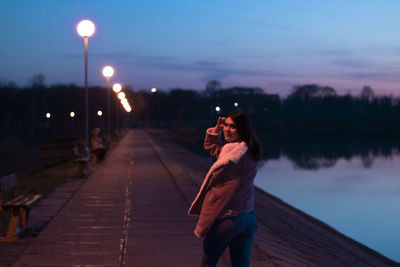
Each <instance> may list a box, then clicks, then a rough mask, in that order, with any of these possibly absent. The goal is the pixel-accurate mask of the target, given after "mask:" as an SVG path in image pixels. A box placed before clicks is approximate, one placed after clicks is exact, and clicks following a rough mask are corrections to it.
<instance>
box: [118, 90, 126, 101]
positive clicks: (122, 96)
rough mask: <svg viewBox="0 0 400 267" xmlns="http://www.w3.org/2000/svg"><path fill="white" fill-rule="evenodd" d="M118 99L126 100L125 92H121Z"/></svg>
mask: <svg viewBox="0 0 400 267" xmlns="http://www.w3.org/2000/svg"><path fill="white" fill-rule="evenodd" d="M118 98H119V99H120V100H121V99H124V98H125V93H124V92H119V93H118Z"/></svg>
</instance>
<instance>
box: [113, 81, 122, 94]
mask: <svg viewBox="0 0 400 267" xmlns="http://www.w3.org/2000/svg"><path fill="white" fill-rule="evenodd" d="M121 90H122V86H121V84H119V83H114V85H113V91H114V92H115V93H119V92H121Z"/></svg>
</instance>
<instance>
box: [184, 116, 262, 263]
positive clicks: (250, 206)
mask: <svg viewBox="0 0 400 267" xmlns="http://www.w3.org/2000/svg"><path fill="white" fill-rule="evenodd" d="M222 130H223V133H224V138H225V141H226V142H227V143H226V144H225V145H223V144H220V134H221V131H222ZM204 148H205V149H206V150H207V151H208V152H209V153H210V154H211V155H212V156H215V157H217V161H216V162H215V163H214V164H213V165H212V166H211V168H210V170H209V171H208V173H207V175H206V178H205V179H204V182H203V185H202V186H201V188H200V191H199V193H198V194H197V197H196V199H195V200H194V201H193V203H192V205H191V207H190V209H189V214H191V215H199V220H198V223H197V225H196V228H195V230H194V233H195V235H196V236H197V237H205V239H204V255H203V259H202V263H201V266H216V265H217V262H218V259H219V257H220V256H221V254H222V253H223V252H224V250H225V248H226V247H228V246H229V250H230V256H231V262H232V266H234V267H236V266H240V267H243V266H249V265H250V254H251V245H252V242H253V238H254V234H255V232H256V229H257V220H256V215H255V212H254V184H253V182H254V178H255V176H256V173H257V162H258V161H260V160H261V158H262V151H261V147H260V144H259V142H258V140H257V137H256V135H255V132H254V130H253V127H252V125H251V122H250V120H249V119H248V117H247V115H246V114H245V113H244V112H243V111H242V110H236V111H233V112H231V113H230V114H229V115H228V116H227V118H221V117H219V118H218V121H217V125H216V126H215V127H214V128H209V129H208V130H207V131H206V138H205V141H204Z"/></svg>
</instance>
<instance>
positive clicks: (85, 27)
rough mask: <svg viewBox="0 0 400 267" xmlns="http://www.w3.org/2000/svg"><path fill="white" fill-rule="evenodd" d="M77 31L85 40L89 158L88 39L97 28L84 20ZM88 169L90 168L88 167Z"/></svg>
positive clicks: (87, 147) (87, 146)
mask: <svg viewBox="0 0 400 267" xmlns="http://www.w3.org/2000/svg"><path fill="white" fill-rule="evenodd" d="M76 30H77V32H78V34H79V35H80V36H82V37H83V38H84V39H85V103H86V107H85V113H86V114H85V124H86V127H85V136H86V140H85V152H86V156H87V157H89V89H88V39H89V37H90V36H92V35H93V33H94V31H95V26H94V24H93V22H91V21H90V20H87V19H85V20H82V21H81V22H79V24H78V26H77V27H76ZM86 167H88V166H86Z"/></svg>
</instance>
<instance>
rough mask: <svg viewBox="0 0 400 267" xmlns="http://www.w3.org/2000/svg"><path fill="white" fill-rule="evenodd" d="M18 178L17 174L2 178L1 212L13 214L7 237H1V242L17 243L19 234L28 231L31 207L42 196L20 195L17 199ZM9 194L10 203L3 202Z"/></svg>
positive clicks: (0, 188)
mask: <svg viewBox="0 0 400 267" xmlns="http://www.w3.org/2000/svg"><path fill="white" fill-rule="evenodd" d="M17 183H18V177H17V175H16V174H15V173H13V174H10V175H7V176H3V177H0V196H1V198H0V211H1V212H4V211H7V210H9V211H10V213H11V218H10V222H9V224H8V228H7V233H6V236H5V237H0V242H15V241H16V240H17V239H18V237H17V236H18V234H20V233H22V232H24V231H26V230H27V229H28V218H29V212H30V209H31V207H32V206H33V205H34V204H35V203H36V202H38V201H39V199H40V198H41V197H42V195H39V194H38V195H28V196H24V195H20V196H17V197H15V195H14V188H15V187H16V186H17ZM6 193H8V196H11V197H8V199H10V200H8V201H6V202H4V203H3V202H2V200H3V198H5V195H6Z"/></svg>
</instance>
